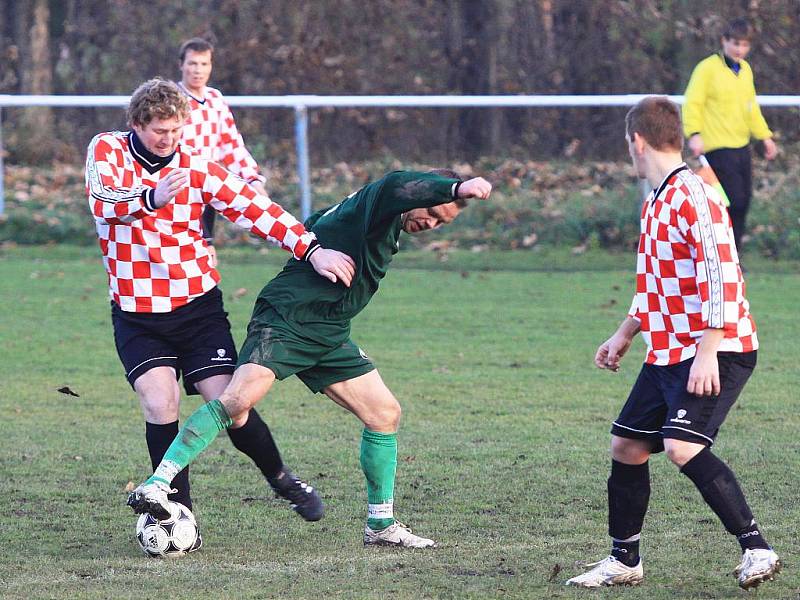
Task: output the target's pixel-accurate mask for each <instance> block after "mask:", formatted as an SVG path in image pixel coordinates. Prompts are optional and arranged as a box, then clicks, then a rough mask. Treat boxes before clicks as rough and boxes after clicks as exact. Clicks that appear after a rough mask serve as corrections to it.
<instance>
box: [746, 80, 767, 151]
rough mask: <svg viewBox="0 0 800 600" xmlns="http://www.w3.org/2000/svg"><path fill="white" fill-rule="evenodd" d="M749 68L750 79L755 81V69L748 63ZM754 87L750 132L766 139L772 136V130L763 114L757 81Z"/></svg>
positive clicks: (757, 137) (759, 138)
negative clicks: (758, 98) (758, 97)
mask: <svg viewBox="0 0 800 600" xmlns="http://www.w3.org/2000/svg"><path fill="white" fill-rule="evenodd" d="M748 70H750V81H753V71H752V69H750V65H748ZM752 88H753V90H752V96H751V98H750V102H752V108H751V110H750V134H751V135H752V136H753V137H754V138H756V139H757V140H766V139H768V138H771V137H772V131H770V128H769V126H768V125H767V120H766V119H765V118H764V115H762V114H761V107H759V106H758V101H757V100H756V86H755V83H753V86H752Z"/></svg>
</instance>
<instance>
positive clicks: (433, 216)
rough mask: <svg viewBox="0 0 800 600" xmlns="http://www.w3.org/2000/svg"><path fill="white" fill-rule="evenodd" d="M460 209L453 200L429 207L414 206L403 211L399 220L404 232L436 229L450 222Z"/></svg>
mask: <svg viewBox="0 0 800 600" xmlns="http://www.w3.org/2000/svg"><path fill="white" fill-rule="evenodd" d="M460 212H461V209H460V208H459V207H458V205H456V203H455V202H448V203H447V204H440V205H438V206H432V207H431V208H414V209H412V210H410V211H408V212H405V213H403V216H402V217H401V222H402V224H403V231H405V232H406V233H419V232H420V231H428V230H430V229H437V228H438V227H441V226H442V225H446V224H447V223H450V222H452V221H453V219H455V218H456V217H457V216H458V213H460Z"/></svg>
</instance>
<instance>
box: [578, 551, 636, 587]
mask: <svg viewBox="0 0 800 600" xmlns="http://www.w3.org/2000/svg"><path fill="white" fill-rule="evenodd" d="M586 566H587V567H594V568H593V569H591V570H589V571H586V573H584V574H583V575H578V576H577V577H573V578H572V579H568V580H567V583H566V585H575V586H578V587H585V588H599V587H602V586H611V585H639V584H640V583H642V580H643V579H644V571H643V569H642V561H641V559H639V563H638V564H637V565H636V566H635V567H629V566H627V565H625V564H623V563H621V562H620V561H618V560H617V559H616V558H614V557H613V556H607V557H606V558H604V559H603V560H600V561H598V562H595V563H590V564H588V565H586Z"/></svg>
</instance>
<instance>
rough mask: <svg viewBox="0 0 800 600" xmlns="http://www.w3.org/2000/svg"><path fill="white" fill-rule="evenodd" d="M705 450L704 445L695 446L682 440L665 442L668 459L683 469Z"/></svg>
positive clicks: (667, 440)
mask: <svg viewBox="0 0 800 600" xmlns="http://www.w3.org/2000/svg"><path fill="white" fill-rule="evenodd" d="M703 448H705V445H703V444H694V443H692V442H684V441H682V440H671V439H666V440H664V452H665V453H666V455H667V458H668V459H669V460H670V462H672V463H673V464H674V465H676V466H677V467H683V465H685V464H686V463H688V462H689V461H690V460H692V459H693V458H694V457H695V456H697V454H699V453H700V451H702V450H703Z"/></svg>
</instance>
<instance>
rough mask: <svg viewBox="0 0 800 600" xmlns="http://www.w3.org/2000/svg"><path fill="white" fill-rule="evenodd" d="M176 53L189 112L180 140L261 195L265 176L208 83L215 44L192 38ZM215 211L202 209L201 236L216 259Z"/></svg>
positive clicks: (220, 93)
mask: <svg viewBox="0 0 800 600" xmlns="http://www.w3.org/2000/svg"><path fill="white" fill-rule="evenodd" d="M178 55H179V57H180V70H181V80H180V82H178V87H180V89H181V90H182V91H183V93H184V94H186V98H187V100H188V101H189V114H188V116H187V118H186V124H185V125H184V127H183V138H182V139H181V142H182V143H183V144H185V145H187V146H191V147H192V148H194V149H195V150H197V151H198V152H199V153H200V156H202V157H203V158H207V159H208V160H213V161H215V162H218V163H220V164H222V165H223V166H224V167H225V168H226V169H228V170H229V171H230V172H231V173H234V174H235V175H238V176H239V177H241V178H242V179H244V180H245V181H246V182H248V183H249V184H250V186H251V187H253V188H254V189H255V190H256V191H257V192H258V193H259V194H261V195H262V196H268V195H269V194H267V191H266V189H265V187H264V184H265V182H266V178H265V177H264V175H262V174H261V172H260V171H259V168H258V164H257V163H256V161H255V159H254V158H253V157H252V155H251V154H250V152H248V151H247V148H246V147H245V145H244V140H243V139H242V135H241V134H240V133H239V130H238V128H237V127H236V121H234V119H233V113H232V112H231V109H230V107H229V106H228V103H227V102H226V101H225V98H224V97H223V96H222V92H220V91H219V90H218V89H216V88H213V87H209V86H208V85H207V84H208V80H209V79H210V77H211V70H212V68H213V59H214V46H213V45H212V44H211V42H209V41H208V40H204V39H203V38H191V39H189V40H186V41H185V42H183V44H181V47H180V50H179V52H178ZM216 214H217V213H216V211H214V210H206V211H205V212H204V213H203V237H204V238H205V240H206V243H208V244H209V252H210V253H211V256H212V260H213V261H214V262H215V263H216V251H215V250H214V246H213V242H214V218H215V215H216ZM213 266H216V264H214V265H213Z"/></svg>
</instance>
